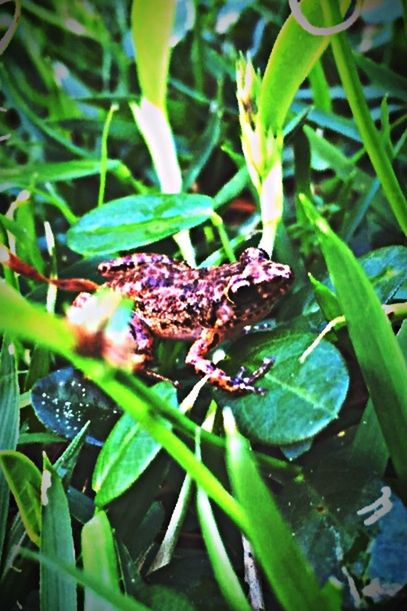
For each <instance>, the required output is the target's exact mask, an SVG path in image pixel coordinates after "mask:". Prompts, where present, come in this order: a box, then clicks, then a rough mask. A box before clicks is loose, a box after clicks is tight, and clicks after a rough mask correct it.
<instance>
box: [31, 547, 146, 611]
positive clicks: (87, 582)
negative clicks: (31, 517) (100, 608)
mask: <svg viewBox="0 0 407 611" xmlns="http://www.w3.org/2000/svg"><path fill="white" fill-rule="evenodd" d="M21 555H22V556H24V557H26V558H31V559H32V560H36V561H37V562H40V563H41V564H45V565H47V566H48V567H50V568H51V569H53V570H55V571H59V572H60V573H65V574H66V575H69V576H72V577H73V578H74V579H76V581H77V582H78V583H80V584H81V585H83V586H85V587H87V588H91V589H92V590H93V591H94V592H96V593H97V594H98V595H99V599H100V600H102V599H103V601H106V602H108V603H111V605H112V608H113V609H115V611H116V610H119V609H120V611H148V607H146V606H144V605H142V604H141V603H139V602H137V601H136V600H134V599H133V598H131V597H130V596H126V595H123V594H122V593H121V592H120V591H117V590H116V589H112V588H108V587H106V586H105V585H104V584H103V583H101V581H100V579H98V578H96V577H94V576H93V575H88V574H87V573H85V572H84V571H80V570H79V569H77V568H75V567H73V566H72V565H70V564H67V563H65V562H61V560H59V559H57V558H53V557H52V556H44V555H43V554H36V553H35V552H33V551H31V550H29V549H22V550H21Z"/></svg>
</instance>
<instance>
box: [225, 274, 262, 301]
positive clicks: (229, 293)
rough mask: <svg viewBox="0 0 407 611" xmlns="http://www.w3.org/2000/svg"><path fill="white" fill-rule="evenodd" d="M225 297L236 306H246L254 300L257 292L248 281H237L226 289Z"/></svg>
mask: <svg viewBox="0 0 407 611" xmlns="http://www.w3.org/2000/svg"><path fill="white" fill-rule="evenodd" d="M226 297H227V298H228V299H229V301H231V302H232V303H235V304H236V305H246V304H249V303H251V302H252V301H254V300H255V299H256V297H257V290H256V287H255V286H254V285H253V284H251V283H250V282H249V281H248V280H239V281H237V282H234V283H233V284H231V285H230V286H229V287H228V288H227V289H226Z"/></svg>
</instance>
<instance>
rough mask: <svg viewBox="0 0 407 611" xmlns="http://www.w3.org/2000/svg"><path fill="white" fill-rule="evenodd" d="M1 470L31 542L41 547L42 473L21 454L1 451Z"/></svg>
mask: <svg viewBox="0 0 407 611" xmlns="http://www.w3.org/2000/svg"><path fill="white" fill-rule="evenodd" d="M0 468H1V470H2V471H3V475H4V477H5V479H6V481H7V483H8V485H9V488H10V490H11V492H12V494H13V496H14V500H15V502H16V504H17V507H18V510H19V512H20V516H21V520H22V521H23V524H24V526H25V529H26V532H27V535H28V536H29V537H30V539H31V541H32V542H33V543H35V544H36V545H39V542H40V534H41V505H40V491H41V472H40V470H39V469H38V468H37V467H36V466H35V464H34V463H33V462H32V460H30V459H29V458H27V456H25V455H24V454H21V452H16V451H12V450H2V451H0Z"/></svg>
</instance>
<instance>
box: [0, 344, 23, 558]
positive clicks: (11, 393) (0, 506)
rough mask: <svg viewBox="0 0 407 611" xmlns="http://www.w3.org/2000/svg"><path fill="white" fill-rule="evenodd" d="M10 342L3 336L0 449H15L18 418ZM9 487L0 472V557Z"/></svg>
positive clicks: (18, 411)
mask: <svg viewBox="0 0 407 611" xmlns="http://www.w3.org/2000/svg"><path fill="white" fill-rule="evenodd" d="M11 348H12V344H10V343H9V341H8V339H7V337H4V339H3V344H2V348H1V352H0V405H1V427H0V450H15V449H16V447H17V440H18V428H19V420H20V410H19V388H18V379H17V365H16V359H15V357H14V354H12V352H11ZM8 501H9V487H8V485H7V482H6V480H5V479H4V476H3V473H1V472H0V558H1V554H2V549H3V542H4V535H5V530H6V522H7V515H8Z"/></svg>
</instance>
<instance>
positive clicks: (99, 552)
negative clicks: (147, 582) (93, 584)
mask: <svg viewBox="0 0 407 611" xmlns="http://www.w3.org/2000/svg"><path fill="white" fill-rule="evenodd" d="M82 558H83V568H84V570H85V573H86V574H87V575H92V576H93V577H94V578H95V579H97V581H98V582H99V583H101V584H103V585H104V586H105V587H106V588H109V589H110V590H112V591H116V592H118V593H119V592H120V587H119V573H118V570H117V559H116V552H115V547H114V539H113V533H112V529H111V527H110V524H109V520H108V518H107V516H106V513H105V512H104V511H98V513H97V514H96V515H95V516H94V517H93V518H92V519H91V520H89V522H87V523H86V524H85V526H84V527H83V529H82ZM84 608H85V611H92V610H93V609H98V610H99V611H114V610H115V608H116V607H114V606H112V605H111V604H110V603H109V602H107V601H105V600H102V599H101V598H100V597H99V596H97V595H96V594H95V593H94V592H93V590H91V589H90V588H85V607H84Z"/></svg>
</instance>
